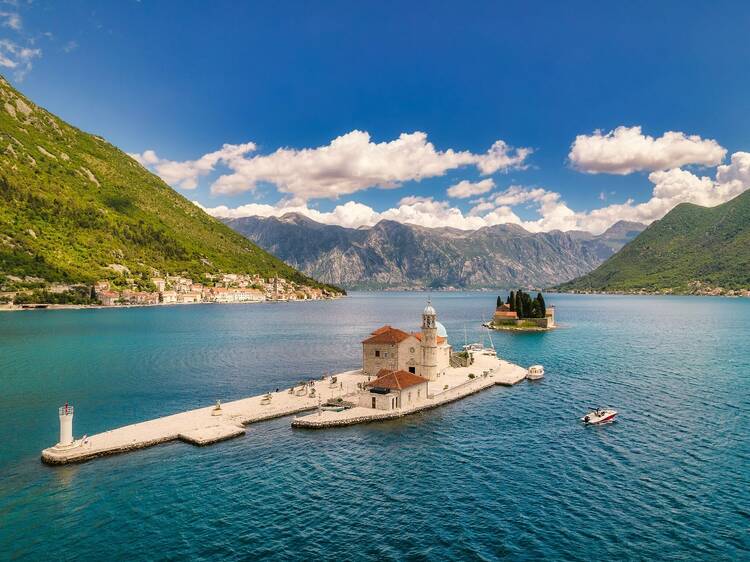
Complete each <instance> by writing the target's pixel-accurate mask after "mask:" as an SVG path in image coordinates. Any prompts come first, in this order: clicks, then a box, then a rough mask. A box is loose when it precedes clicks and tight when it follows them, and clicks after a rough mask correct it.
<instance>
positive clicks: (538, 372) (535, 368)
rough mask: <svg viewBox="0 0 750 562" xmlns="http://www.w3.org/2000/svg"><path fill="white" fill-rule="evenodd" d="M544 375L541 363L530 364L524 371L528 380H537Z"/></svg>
mask: <svg viewBox="0 0 750 562" xmlns="http://www.w3.org/2000/svg"><path fill="white" fill-rule="evenodd" d="M543 377H544V367H542V366H541V365H532V366H531V367H529V370H528V371H526V378H527V379H529V380H530V381H535V380H539V379H541V378H543Z"/></svg>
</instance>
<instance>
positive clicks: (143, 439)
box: [41, 352, 526, 465]
mask: <svg viewBox="0 0 750 562" xmlns="http://www.w3.org/2000/svg"><path fill="white" fill-rule="evenodd" d="M525 377H526V369H524V368H522V367H519V366H518V365H514V364H513V363H509V362H507V361H503V360H502V359H498V358H497V357H496V356H495V355H494V353H489V352H487V353H475V354H474V363H473V364H472V365H471V366H469V367H457V368H450V369H448V371H447V372H446V373H445V374H443V375H442V376H441V377H440V378H439V379H438V380H437V381H435V382H434V383H430V387H431V388H432V387H433V386H434V387H435V388H436V390H435V391H432V390H431V391H430V394H429V395H428V397H427V398H426V399H425V400H423V401H422V402H420V403H418V404H416V405H414V406H411V407H406V408H399V409H397V410H391V411H381V410H374V409H371V408H363V407H360V406H355V407H353V408H350V409H347V410H343V411H340V412H333V411H323V410H319V404H320V402H321V401H322V402H325V401H327V400H329V399H337V398H342V399H344V400H346V399H347V398H348V399H350V400H351V401H353V402H356V397H357V394H358V392H359V388H358V387H359V385H360V384H361V383H366V382H367V381H368V380H369V378H368V377H367V376H366V375H365V374H364V373H363V372H362V371H361V370H355V371H347V372H344V373H339V374H337V375H334V376H332V377H326V378H324V379H318V380H316V381H314V383H313V384H312V385H310V384H307V385H297V386H296V387H294V389H292V391H291V392H290V389H288V388H287V389H284V390H281V391H279V392H271V393H267V394H264V395H258V396H251V397H249V398H243V399H240V400H235V401H231V402H226V403H222V404H221V406H220V409H218V410H217V408H216V406H215V405H214V406H207V407H203V408H197V409H195V410H190V411H187V412H182V413H178V414H173V415H170V416H166V417H162V418H157V419H154V420H149V421H144V422H141V423H136V424H132V425H127V426H124V427H121V428H118V429H113V430H110V431H105V432H103V433H98V434H96V435H91V436H89V437H87V438H86V439H79V440H74V441H73V443H72V444H71V445H69V446H65V447H58V446H54V447H50V448H47V449H44V450H43V451H42V455H41V458H42V462H44V463H47V464H53V465H56V464H67V463H77V462H83V461H87V460H90V459H93V458H97V457H103V456H107V455H115V454H119V453H126V452H129V451H133V450H136V449H143V448H146V447H151V446H154V445H158V444H161V443H167V442H170V441H176V440H180V441H183V442H186V443H190V444H193V445H197V446H205V445H210V444H212V443H217V442H219V441H224V440H226V439H232V438H234V437H238V436H241V435H244V434H245V433H246V426H248V425H250V424H253V423H257V422H261V421H264V420H270V419H274V418H280V417H284V416H290V415H294V414H301V413H308V412H311V411H314V410H317V411H316V412H314V413H312V414H309V415H305V416H302V417H296V418H295V419H294V420H293V421H292V426H293V427H299V428H325V427H337V426H345V425H353V424H357V423H367V422H372V421H378V420H384V419H392V418H397V417H402V416H406V415H410V414H414V413H417V412H420V411H423V410H427V409H430V408H435V407H438V406H442V405H443V404H447V403H449V402H453V401H455V400H459V399H461V398H465V397H466V396H469V395H471V394H474V393H476V392H480V391H482V390H485V389H487V388H489V387H491V386H494V385H505V386H510V385H514V384H516V383H518V382H520V381H522V380H523V379H524V378H525ZM334 381H335V382H334ZM313 388H314V389H315V393H314V396H311V394H312V393H311V391H312V389H313Z"/></svg>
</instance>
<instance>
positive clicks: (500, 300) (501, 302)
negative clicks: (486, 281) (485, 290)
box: [495, 295, 503, 308]
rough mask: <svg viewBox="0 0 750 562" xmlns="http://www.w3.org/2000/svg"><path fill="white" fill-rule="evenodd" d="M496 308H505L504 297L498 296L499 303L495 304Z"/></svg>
mask: <svg viewBox="0 0 750 562" xmlns="http://www.w3.org/2000/svg"><path fill="white" fill-rule="evenodd" d="M495 306H496V307H497V308H500V307H501V306H503V297H501V296H500V295H498V296H497V303H496V304H495Z"/></svg>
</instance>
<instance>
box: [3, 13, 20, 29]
mask: <svg viewBox="0 0 750 562" xmlns="http://www.w3.org/2000/svg"><path fill="white" fill-rule="evenodd" d="M0 21H1V22H2V26H3V27H9V28H11V29H13V30H15V31H21V28H22V27H23V25H22V23H21V16H20V15H19V14H18V13H16V12H0Z"/></svg>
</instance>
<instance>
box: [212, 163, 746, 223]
mask: <svg viewBox="0 0 750 562" xmlns="http://www.w3.org/2000/svg"><path fill="white" fill-rule="evenodd" d="M648 178H649V181H651V182H652V184H653V186H654V187H653V191H652V194H651V197H650V198H649V199H648V200H647V201H645V202H643V203H635V202H634V201H633V200H628V201H626V202H625V203H619V204H612V205H606V206H604V207H601V208H598V209H594V210H591V211H574V210H573V209H571V208H570V207H568V205H567V204H566V203H565V201H563V199H562V197H561V195H560V194H559V193H557V192H554V191H550V190H547V189H544V188H541V187H534V188H529V187H523V186H518V185H514V186H511V187H509V188H507V189H505V190H503V191H501V192H496V193H490V194H488V195H487V196H485V197H482V198H480V199H477V200H475V201H473V202H472V203H473V204H474V207H472V208H471V210H470V211H469V212H468V213H464V212H463V211H462V210H461V209H459V208H457V207H453V206H451V204H450V203H448V202H446V201H435V200H434V199H432V198H429V197H404V198H402V199H401V200H400V201H399V203H398V205H397V206H395V207H393V208H390V209H387V210H385V211H382V212H378V211H375V210H374V209H372V208H371V207H369V206H367V205H363V204H361V203H357V202H354V201H350V202H348V203H345V204H343V205H338V206H336V207H335V208H334V209H333V210H332V211H328V212H322V211H319V210H317V209H311V208H309V207H308V206H307V205H305V204H300V203H296V204H295V203H291V202H289V201H282V202H280V203H279V204H277V205H259V204H250V205H243V206H241V207H237V208H229V207H226V206H220V207H214V208H210V209H206V211H207V212H208V213H209V214H212V215H214V216H221V217H243V216H252V215H260V216H281V215H283V214H285V213H288V212H298V213H301V214H304V215H306V216H308V217H310V218H311V219H313V220H316V221H318V222H322V223H325V224H339V225H342V226H347V227H352V228H357V227H360V226H370V225H373V224H375V223H377V222H378V221H380V220H383V219H389V220H395V221H398V222H404V223H411V224H417V225H421V226H426V227H452V228H459V229H463V230H474V229H478V228H481V227H484V226H492V225H496V224H505V223H513V224H518V225H520V226H522V227H524V228H526V229H527V230H529V231H532V232H542V231H543V232H547V231H550V230H586V231H589V232H593V233H595V234H598V233H601V232H603V231H604V230H606V229H607V228H609V227H610V226H612V225H613V224H614V223H616V222H617V221H620V220H628V221H637V222H642V223H651V222H653V221H654V220H657V219H660V218H661V217H663V216H664V215H665V214H666V213H667V212H669V211H670V210H671V209H672V208H674V207H675V206H676V205H678V204H679V203H684V202H690V203H695V204H697V205H703V206H715V205H718V204H720V203H724V202H725V201H728V200H730V199H732V198H734V197H736V196H737V195H739V194H741V193H742V192H744V191H745V190H747V189H750V153H748V152H737V153H735V154H733V155H732V158H731V163H730V164H728V165H724V166H719V168H718V169H717V174H716V179H711V178H709V177H706V176H702V177H699V176H696V175H695V174H693V173H691V172H689V171H687V170H682V169H679V168H676V169H672V170H666V171H664V170H659V171H655V172H652V173H651V174H649V176H648ZM519 205H523V206H531V207H532V208H533V209H534V212H536V214H537V216H538V218H536V219H534V220H522V219H521V218H520V217H519V216H518V215H517V214H516V213H515V211H514V209H513V208H514V207H517V206H519Z"/></svg>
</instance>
